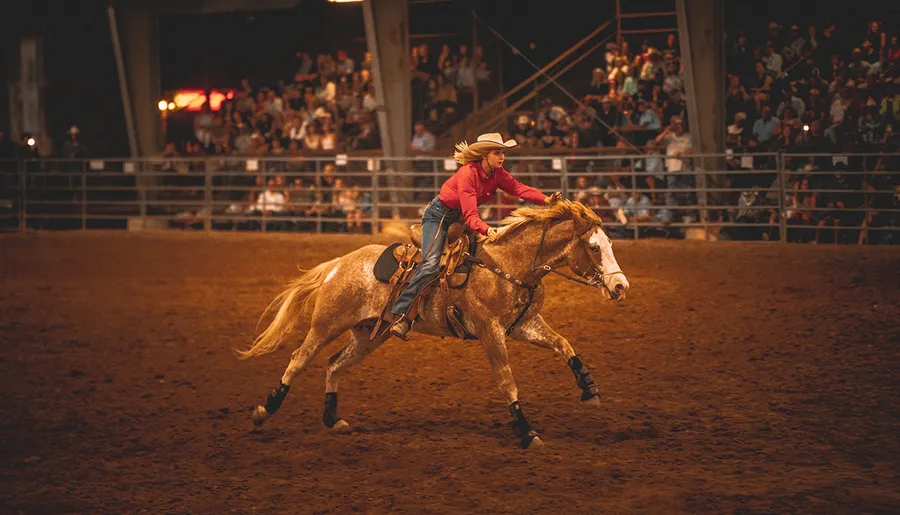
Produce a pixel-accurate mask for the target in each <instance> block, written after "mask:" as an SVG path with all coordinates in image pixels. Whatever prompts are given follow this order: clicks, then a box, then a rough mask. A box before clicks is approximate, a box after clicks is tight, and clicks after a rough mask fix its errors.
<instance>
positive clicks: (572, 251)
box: [499, 200, 628, 300]
mask: <svg viewBox="0 0 900 515" xmlns="http://www.w3.org/2000/svg"><path fill="white" fill-rule="evenodd" d="M554 220H557V221H565V223H566V225H563V224H559V225H558V226H557V229H555V230H554V231H553V236H551V237H550V238H549V240H547V241H546V242H545V238H547V237H548V231H549V230H550V228H551V225H552V223H553V221H554ZM529 222H539V223H543V233H537V232H535V233H533V235H534V237H536V238H537V237H539V238H540V240H539V243H538V250H537V256H536V257H535V265H537V264H538V262H543V263H544V264H543V265H542V266H541V267H542V268H544V270H546V271H548V272H549V271H550V270H552V269H553V268H556V267H560V266H568V267H569V268H571V269H572V271H573V272H575V273H576V274H578V275H579V276H581V278H582V279H584V281H585V282H586V283H587V284H588V285H590V286H594V287H596V288H600V290H601V291H603V293H604V294H605V295H606V298H608V299H610V300H620V299H623V298H625V294H626V293H627V292H628V279H626V278H625V274H624V273H622V270H621V269H620V268H619V264H618V263H616V256H615V255H613V250H612V243H611V242H610V241H609V237H608V236H607V235H606V233H605V232H604V231H603V221H602V220H601V219H600V217H599V216H597V214H596V213H594V211H593V210H591V208H589V207H587V206H585V205H584V204H582V203H581V202H577V201H571V200H561V201H559V202H556V203H555V204H553V205H552V206H550V207H549V208H545V207H523V208H519V209H517V210H515V211H514V212H513V213H512V215H510V216H508V217H507V218H506V219H504V228H503V230H502V231H501V233H500V235H499V238H501V239H504V238H508V237H509V236H508V235H509V234H516V233H515V232H513V231H516V230H517V229H518V228H519V227H523V226H525V224H526V223H529ZM569 222H571V225H568V224H569ZM531 227H533V228H534V229H535V230H540V229H538V228H539V227H540V226H539V225H537V224H533V225H531ZM569 227H572V228H574V235H573V234H572V232H569V231H570V230H571V229H569ZM551 240H552V243H549V242H550V241H551ZM529 245H530V243H529ZM548 247H552V248H553V249H554V250H552V251H551V250H550V249H549V248H548ZM516 250H517V251H518V252H521V250H522V249H521V247H517V248H516ZM541 258H543V259H547V258H550V261H549V262H548V261H541ZM515 259H521V255H516V256H515ZM537 268H538V267H537V266H535V268H533V269H532V271H534V270H536V269H537Z"/></svg>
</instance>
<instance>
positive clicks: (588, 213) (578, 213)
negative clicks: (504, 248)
mask: <svg viewBox="0 0 900 515" xmlns="http://www.w3.org/2000/svg"><path fill="white" fill-rule="evenodd" d="M576 218H583V219H585V220H587V221H588V222H590V223H592V224H597V225H600V224H602V223H603V220H602V219H601V218H600V217H599V216H598V215H597V213H595V212H594V210H592V209H591V208H589V207H587V206H585V205H584V204H582V203H581V202H578V201H577V200H561V201H559V202H557V203H556V204H554V205H552V206H550V207H537V206H527V207H520V208H518V209H516V210H515V211H513V212H512V213H511V214H510V215H509V216H507V217H506V218H504V219H503V221H502V222H501V223H502V224H503V225H502V226H501V227H500V228H499V234H498V235H497V236H498V240H499V239H502V238H503V237H504V236H506V235H507V234H510V233H511V232H513V231H514V230H516V229H517V228H519V227H522V226H523V225H525V224H527V223H529V222H545V221H547V220H574V219H576Z"/></svg>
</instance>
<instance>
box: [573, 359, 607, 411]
mask: <svg viewBox="0 0 900 515" xmlns="http://www.w3.org/2000/svg"><path fill="white" fill-rule="evenodd" d="M569 368H571V369H572V373H573V374H575V381H576V382H577V383H578V387H579V388H581V400H583V401H586V400H588V399H590V398H591V397H600V392H598V391H597V385H595V384H594V378H593V377H592V376H591V373H590V372H588V369H587V367H586V366H584V363H582V362H581V360H580V359H578V356H572V358H571V359H570V360H569Z"/></svg>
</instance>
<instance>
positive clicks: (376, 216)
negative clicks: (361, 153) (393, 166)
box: [366, 158, 381, 234]
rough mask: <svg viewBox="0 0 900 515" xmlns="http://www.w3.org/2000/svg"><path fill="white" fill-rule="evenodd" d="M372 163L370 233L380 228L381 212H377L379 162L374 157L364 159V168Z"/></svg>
mask: <svg viewBox="0 0 900 515" xmlns="http://www.w3.org/2000/svg"><path fill="white" fill-rule="evenodd" d="M370 163H371V165H372V234H378V231H379V229H380V228H381V213H380V212H379V209H380V208H379V206H378V197H379V196H380V191H381V190H380V188H379V187H378V186H379V184H378V183H379V182H381V163H379V162H378V160H376V159H372V158H369V159H367V160H366V169H368V166H369V164H370Z"/></svg>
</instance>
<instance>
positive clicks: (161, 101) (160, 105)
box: [156, 100, 169, 111]
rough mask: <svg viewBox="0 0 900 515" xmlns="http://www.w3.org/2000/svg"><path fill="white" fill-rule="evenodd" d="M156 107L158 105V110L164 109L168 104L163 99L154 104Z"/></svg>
mask: <svg viewBox="0 0 900 515" xmlns="http://www.w3.org/2000/svg"><path fill="white" fill-rule="evenodd" d="M156 107H158V108H159V110H160V111H165V110H166V108H167V107H169V104H168V103H167V102H166V101H165V100H160V101H159V103H158V104H156Z"/></svg>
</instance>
